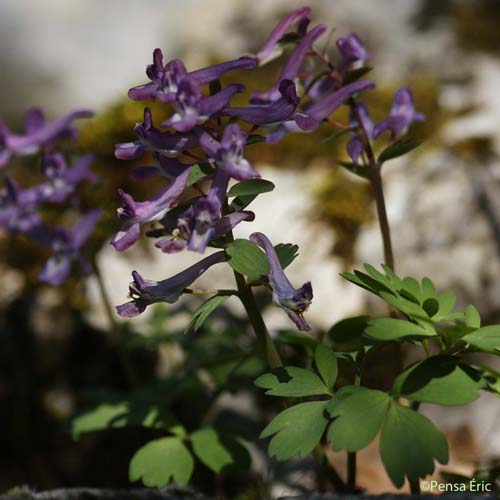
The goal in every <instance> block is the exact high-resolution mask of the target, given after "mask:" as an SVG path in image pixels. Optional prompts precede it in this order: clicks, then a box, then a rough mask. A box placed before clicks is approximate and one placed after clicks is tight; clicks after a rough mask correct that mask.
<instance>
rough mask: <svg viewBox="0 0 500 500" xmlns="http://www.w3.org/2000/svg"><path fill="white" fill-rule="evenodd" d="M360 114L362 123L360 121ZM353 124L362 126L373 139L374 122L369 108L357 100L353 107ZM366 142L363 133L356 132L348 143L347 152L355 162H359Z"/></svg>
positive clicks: (368, 136) (367, 135)
mask: <svg viewBox="0 0 500 500" xmlns="http://www.w3.org/2000/svg"><path fill="white" fill-rule="evenodd" d="M358 116H359V119H360V121H361V123H359V122H358ZM351 126H353V127H356V126H361V127H362V128H363V129H364V131H365V133H366V137H367V138H368V140H370V139H373V128H374V125H373V122H372V120H371V118H370V114H369V113H368V109H367V108H366V106H365V105H364V104H363V103H362V102H356V103H355V104H354V106H353V108H352V109H351ZM364 147H365V146H364V142H363V138H362V136H361V135H359V134H358V133H354V134H353V137H352V139H351V140H350V141H349V142H348V143H347V153H348V154H349V156H350V158H351V160H352V162H353V163H355V164H357V163H358V160H359V157H360V155H361V153H362V152H363V150H364Z"/></svg>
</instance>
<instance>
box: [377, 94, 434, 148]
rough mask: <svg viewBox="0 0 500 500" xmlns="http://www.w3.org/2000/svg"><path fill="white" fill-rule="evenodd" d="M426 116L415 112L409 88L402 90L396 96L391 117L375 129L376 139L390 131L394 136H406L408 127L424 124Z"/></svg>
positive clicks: (378, 124)
mask: <svg viewBox="0 0 500 500" xmlns="http://www.w3.org/2000/svg"><path fill="white" fill-rule="evenodd" d="M424 120H425V116H424V115H423V114H422V113H417V112H416V111H415V105H414V103H413V94H412V92H411V90H410V89H409V88H407V87H403V88H400V89H399V90H398V91H397V92H396V94H395V95H394V101H393V104H392V109H391V112H390V114H389V117H388V118H386V119H385V120H382V121H381V122H379V123H377V125H375V127H374V129H373V137H374V138H375V139H376V138H377V137H379V136H380V134H382V133H383V132H386V131H389V132H391V134H393V135H400V134H405V133H406V132H407V130H408V127H409V126H410V125H411V124H412V123H413V122H414V121H417V122H422V121H424Z"/></svg>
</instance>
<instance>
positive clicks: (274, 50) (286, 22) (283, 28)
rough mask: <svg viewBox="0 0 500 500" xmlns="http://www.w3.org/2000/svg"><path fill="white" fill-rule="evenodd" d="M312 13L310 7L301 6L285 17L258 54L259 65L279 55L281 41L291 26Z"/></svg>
mask: <svg viewBox="0 0 500 500" xmlns="http://www.w3.org/2000/svg"><path fill="white" fill-rule="evenodd" d="M310 13H311V9H310V7H300V8H298V9H296V10H294V11H293V12H291V13H290V14H288V16H286V17H285V18H283V19H282V20H281V21H280V22H279V23H278V24H277V25H276V26H275V27H274V29H273V30H272V31H271V34H270V35H269V37H268V38H267V40H266V43H265V44H264V46H263V47H262V49H261V50H260V51H259V52H258V53H257V54H256V58H257V61H258V63H259V66H262V65H263V64H265V63H267V62H269V61H272V60H273V59H275V58H276V57H279V56H280V55H281V53H282V49H281V47H280V45H279V43H278V42H279V41H280V40H281V39H282V38H283V36H284V35H285V34H286V33H287V31H288V30H289V28H290V27H291V26H292V25H293V24H294V23H295V22H297V21H301V20H305V19H307V17H308V16H309V14H310Z"/></svg>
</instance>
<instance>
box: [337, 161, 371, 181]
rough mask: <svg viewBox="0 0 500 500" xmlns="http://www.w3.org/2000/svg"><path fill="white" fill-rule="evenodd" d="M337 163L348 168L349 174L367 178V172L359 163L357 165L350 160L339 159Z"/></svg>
mask: <svg viewBox="0 0 500 500" xmlns="http://www.w3.org/2000/svg"><path fill="white" fill-rule="evenodd" d="M339 165H340V166H342V167H344V168H345V169H346V170H349V172H351V174H354V175H357V176H358V177H362V178H363V179H368V172H367V171H366V168H365V167H363V166H361V165H357V164H356V163H352V162H350V161H339Z"/></svg>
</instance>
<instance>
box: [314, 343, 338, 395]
mask: <svg viewBox="0 0 500 500" xmlns="http://www.w3.org/2000/svg"><path fill="white" fill-rule="evenodd" d="M314 362H315V363H316V368H317V369H318V372H319V374H320V375H321V378H322V379H323V382H324V383H325V385H326V386H327V387H328V388H329V389H330V390H331V389H333V385H334V384H335V381H336V380H337V373H338V366H337V356H335V354H334V352H333V351H332V350H331V349H330V348H329V347H326V346H325V345H319V346H318V347H317V348H316V351H315V353H314Z"/></svg>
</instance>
